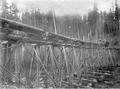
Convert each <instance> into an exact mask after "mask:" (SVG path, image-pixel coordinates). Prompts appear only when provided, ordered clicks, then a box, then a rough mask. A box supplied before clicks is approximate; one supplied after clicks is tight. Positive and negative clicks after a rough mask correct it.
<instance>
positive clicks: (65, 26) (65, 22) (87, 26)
mask: <svg viewBox="0 0 120 89" xmlns="http://www.w3.org/2000/svg"><path fill="white" fill-rule="evenodd" d="M2 8H3V11H2V17H4V18H7V19H11V20H15V21H19V22H22V23H24V24H28V25H32V26H35V27H39V28H42V29H43V30H45V31H48V32H53V33H54V32H55V25H56V29H57V33H58V34H62V35H65V36H68V37H71V38H78V39H80V40H86V41H96V40H103V39H105V36H106V35H107V34H110V33H113V35H115V32H116V31H117V30H118V29H119V28H118V26H119V8H118V6H117V7H116V9H115V11H112V10H110V11H109V13H107V12H98V8H97V5H94V8H93V10H91V11H89V12H88V14H87V15H83V16H80V15H65V16H55V17H54V14H53V12H52V11H49V12H47V13H42V12H41V10H40V9H34V10H30V11H25V12H24V13H21V15H20V16H19V13H20V12H19V10H18V8H17V5H16V3H15V2H12V4H11V5H8V3H7V2H6V0H3V2H2ZM53 19H55V25H54V20H53Z"/></svg>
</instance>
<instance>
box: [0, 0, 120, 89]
mask: <svg viewBox="0 0 120 89" xmlns="http://www.w3.org/2000/svg"><path fill="white" fill-rule="evenodd" d="M0 16H1V18H5V19H9V20H12V21H16V22H19V23H23V24H27V25H28V26H34V27H37V28H40V29H42V30H44V31H46V32H50V33H54V34H60V35H63V36H66V37H69V38H75V39H78V40H80V41H84V42H92V43H97V44H99V43H104V44H106V47H108V46H112V47H114V46H117V45H119V41H120V39H119V34H120V33H119V19H120V8H119V7H118V5H117V4H115V8H112V9H110V10H109V12H105V11H104V12H102V11H101V12H100V11H98V7H97V4H94V6H93V9H92V10H91V11H89V12H88V13H87V14H85V15H83V16H80V15H77V14H76V15H64V16H57V15H55V13H54V12H53V11H49V12H47V13H43V12H42V11H41V9H40V8H39V9H30V10H27V11H24V12H22V13H21V12H20V11H19V9H18V7H17V5H16V2H15V1H13V2H12V3H11V4H10V5H9V4H8V3H7V1H6V0H2V13H1V14H0ZM15 45H16V44H9V43H8V44H5V45H3V47H6V48H3V49H2V48H1V47H0V50H2V51H0V52H1V53H0V54H1V56H0V57H1V59H0V61H1V63H0V66H1V65H2V66H3V67H2V68H1V71H0V75H1V77H0V81H2V83H3V85H5V84H6V83H7V84H6V85H14V86H17V88H23V87H24V88H36V87H37V88H39V87H42V88H43V87H44V88H51V87H52V88H81V87H82V88H83V87H84V88H87V87H95V86H96V87H100V88H103V87H104V86H105V87H104V88H106V87H109V86H110V84H111V85H112V84H113V81H114V82H115V81H118V82H119V81H120V79H119V78H118V77H116V76H118V73H117V74H116V75H115V74H112V73H111V71H109V72H108V71H106V70H101V69H102V68H103V69H104V67H105V66H109V67H110V68H108V69H111V70H112V67H113V66H116V65H118V64H119V63H118V61H119V57H120V56H119V53H120V50H119V49H118V50H110V49H86V48H85V49H82V48H79V49H78V48H74V47H71V48H70V47H64V46H62V47H59V46H58V47H56V46H53V45H37V46H33V45H32V44H28V43H22V45H21V44H18V45H19V46H17V47H14V48H10V47H11V46H15ZM3 59H4V60H3ZM100 68H101V69H100ZM97 69H99V70H97ZM93 70H95V71H94V72H93ZM101 71H102V72H101ZM88 72H90V73H88ZM112 72H113V70H112ZM87 73H88V75H87ZM96 73H97V74H96ZM82 74H83V75H82ZM91 74H92V75H91ZM85 75H87V76H85ZM113 75H114V76H113ZM15 76H16V77H15ZM106 76H107V77H106ZM108 76H109V77H111V76H112V79H111V78H110V79H108ZM84 77H85V79H86V78H87V79H86V80H85V79H83V78H84ZM89 77H90V78H89ZM91 78H92V79H91ZM81 81H82V82H81ZM91 81H92V83H91ZM106 81H107V83H106ZM111 81H112V83H111ZM74 82H75V83H74ZM78 82H79V84H78ZM99 82H100V83H101V82H104V83H105V84H106V85H99ZM0 83H1V82H0ZM80 83H81V85H80ZM42 84H43V85H42ZM95 84H96V85H95ZM66 85H68V86H66ZM113 85H114V84H113ZM0 87H1V86H0ZM11 89H12V88H11Z"/></svg>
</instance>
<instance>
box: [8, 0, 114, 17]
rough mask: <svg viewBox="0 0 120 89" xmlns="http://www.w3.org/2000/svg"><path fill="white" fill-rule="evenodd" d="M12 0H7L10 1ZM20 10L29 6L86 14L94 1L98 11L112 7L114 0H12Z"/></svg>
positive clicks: (57, 12)
mask: <svg viewBox="0 0 120 89" xmlns="http://www.w3.org/2000/svg"><path fill="white" fill-rule="evenodd" d="M11 1H13V0H8V2H9V3H10V2H11ZM14 1H16V3H17V5H18V8H19V10H20V11H24V10H28V9H31V8H40V9H41V10H42V11H43V12H47V11H49V10H51V9H52V10H54V11H55V14H57V15H65V14H80V15H83V14H86V13H87V12H88V11H90V10H92V8H93V5H94V1H95V2H96V3H97V5H98V9H99V11H108V10H109V9H110V8H112V6H113V4H114V0H14Z"/></svg>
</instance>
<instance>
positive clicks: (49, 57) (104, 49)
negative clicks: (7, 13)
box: [0, 18, 119, 87]
mask: <svg viewBox="0 0 120 89" xmlns="http://www.w3.org/2000/svg"><path fill="white" fill-rule="evenodd" d="M0 24H1V27H0V40H1V43H0V50H1V53H0V58H1V59H0V61H1V63H0V67H1V69H4V71H2V74H1V75H2V76H3V77H2V78H1V79H2V81H3V82H6V81H7V82H8V81H10V82H9V83H11V82H13V79H14V82H16V81H17V84H18V85H19V87H21V86H25V85H27V86H29V87H39V86H42V84H41V82H40V79H42V78H43V79H44V82H46V83H48V80H49V82H50V81H51V82H50V83H51V86H53V87H62V86H63V83H62V82H63V81H64V80H65V79H66V78H67V76H69V78H72V76H73V75H74V74H76V75H77V76H78V77H80V76H81V75H82V74H86V73H88V72H90V71H92V70H96V69H98V68H102V67H105V66H114V65H117V64H118V59H117V56H118V55H117V50H119V47H118V46H116V47H113V46H110V45H106V43H93V42H85V41H81V40H78V39H72V38H69V37H66V36H62V35H59V34H55V33H50V32H45V31H44V30H43V29H41V28H36V27H33V26H28V25H25V24H22V23H19V22H16V21H12V20H8V19H5V18H0ZM11 76H12V77H11ZM44 76H45V77H44ZM10 77H11V78H10ZM23 78H25V79H26V83H24V82H23V80H22V79H23ZM18 82H19V83H18ZM45 85H46V87H47V86H48V85H49V84H45Z"/></svg>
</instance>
